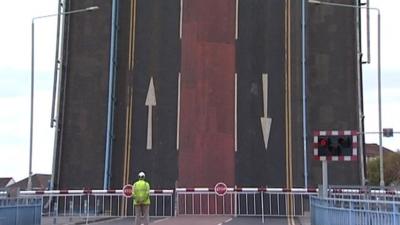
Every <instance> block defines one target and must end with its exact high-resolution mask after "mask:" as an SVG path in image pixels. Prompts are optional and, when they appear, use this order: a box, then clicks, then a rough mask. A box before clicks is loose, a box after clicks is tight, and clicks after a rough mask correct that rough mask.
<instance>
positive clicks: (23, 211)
mask: <svg viewBox="0 0 400 225" xmlns="http://www.w3.org/2000/svg"><path fill="white" fill-rule="evenodd" d="M41 209H42V199H41V198H39V199H38V198H12V199H10V198H0V225H40V223H41Z"/></svg>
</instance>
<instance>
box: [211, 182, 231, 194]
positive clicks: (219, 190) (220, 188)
mask: <svg viewBox="0 0 400 225" xmlns="http://www.w3.org/2000/svg"><path fill="white" fill-rule="evenodd" d="M214 191H215V194H217V195H218V196H224V195H225V194H226V192H227V191H228V187H227V186H226V184H225V183H222V182H219V183H218V184H216V185H215V187H214Z"/></svg>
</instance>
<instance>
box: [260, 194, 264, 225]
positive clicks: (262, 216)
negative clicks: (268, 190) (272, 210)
mask: <svg viewBox="0 0 400 225" xmlns="http://www.w3.org/2000/svg"><path fill="white" fill-rule="evenodd" d="M260 194H261V213H262V215H261V220H262V223H264V222H265V221H264V192H263V191H261V192H260Z"/></svg>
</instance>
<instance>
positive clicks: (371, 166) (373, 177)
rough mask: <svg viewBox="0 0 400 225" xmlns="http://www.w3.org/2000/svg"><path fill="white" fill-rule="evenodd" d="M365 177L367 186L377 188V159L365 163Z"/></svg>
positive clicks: (378, 178)
mask: <svg viewBox="0 0 400 225" xmlns="http://www.w3.org/2000/svg"><path fill="white" fill-rule="evenodd" d="M367 175H368V176H367V177H368V181H369V185H372V186H378V185H379V180H380V177H379V158H376V159H372V160H370V161H368V163H367Z"/></svg>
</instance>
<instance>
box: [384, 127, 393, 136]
mask: <svg viewBox="0 0 400 225" xmlns="http://www.w3.org/2000/svg"><path fill="white" fill-rule="evenodd" d="M383 136H384V137H393V128H383Z"/></svg>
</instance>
